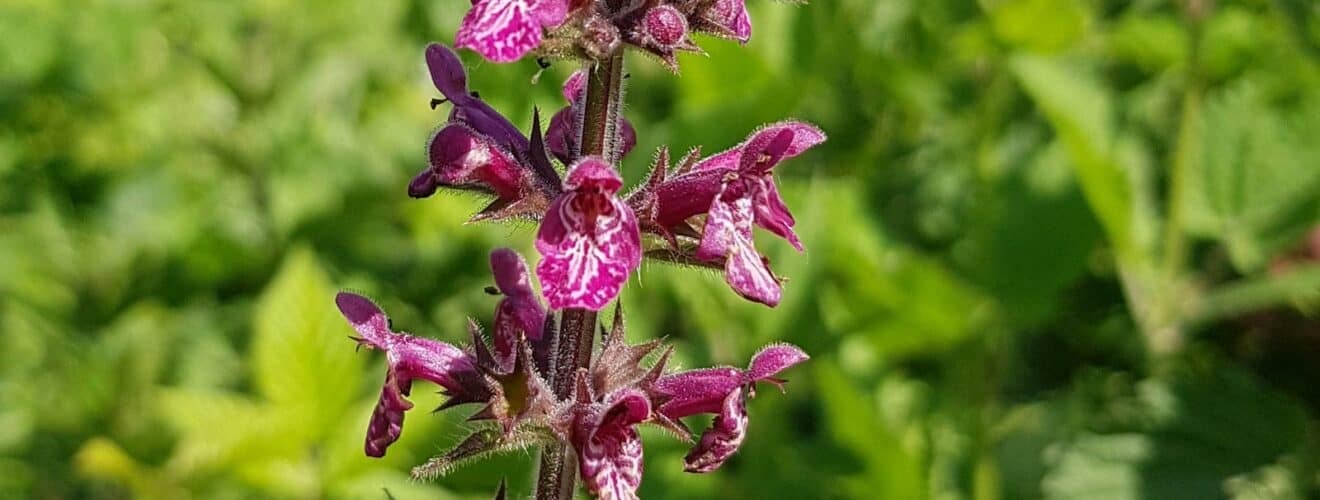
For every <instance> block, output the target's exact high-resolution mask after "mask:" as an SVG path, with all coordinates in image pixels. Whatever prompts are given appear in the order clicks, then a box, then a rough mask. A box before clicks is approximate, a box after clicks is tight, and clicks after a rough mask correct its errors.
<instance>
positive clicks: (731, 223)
mask: <svg viewBox="0 0 1320 500" xmlns="http://www.w3.org/2000/svg"><path fill="white" fill-rule="evenodd" d="M824 141H825V133H824V132H821V130H820V129H818V128H816V127H815V126H813V125H810V124H807V123H802V122H796V121H785V122H780V123H776V124H772V125H769V126H766V127H763V128H761V129H760V130H757V131H756V132H753V133H752V135H751V136H750V137H748V139H747V140H746V141H744V142H743V143H742V144H739V145H738V146H736V147H734V148H732V149H729V150H727V151H724V152H722V153H719V154H716V155H713V156H710V157H708V158H706V159H703V160H701V161H699V162H696V163H695V164H694V165H693V166H691V167H690V168H688V169H687V171H686V172H683V173H681V174H680V175H678V176H677V177H674V178H672V179H664V178H663V176H664V175H665V174H664V169H665V168H667V166H665V165H657V167H656V168H657V171H656V172H654V173H653V178H652V179H653V185H652V186H648V187H647V188H644V189H642V190H639V191H638V193H635V194H634V195H633V196H632V197H630V202H634V203H633V205H634V206H635V207H638V208H639V210H638V211H639V213H642V214H643V221H642V222H643V224H642V225H643V227H646V228H647V229H648V230H651V231H655V232H657V233H659V234H660V235H661V236H664V237H665V238H666V239H669V240H670V241H674V240H673V235H672V233H673V232H674V231H675V230H676V228H683V227H684V226H685V225H686V221H687V220H688V219H690V218H692V217H693V216H696V215H700V214H703V213H704V214H707V217H706V222H705V227H704V229H703V231H702V233H701V241H700V244H699V246H698V247H697V249H696V252H695V253H694V257H695V258H697V259H699V260H703V261H709V262H717V263H720V264H721V265H722V266H723V267H724V271H725V273H724V274H725V280H726V281H727V282H728V283H729V285H730V286H731V287H732V288H733V289H734V291H736V292H738V294H739V295H742V296H743V297H746V298H747V299H749V300H753V301H756V302H760V303H763V304H766V305H769V306H774V305H776V304H778V303H779V300H780V298H781V295H782V292H781V287H780V284H779V280H778V279H777V278H775V276H774V273H772V272H771V271H770V266H769V264H768V262H767V259H765V258H764V257H762V256H761V254H760V252H758V251H757V250H756V247H755V245H754V242H753V240H752V227H753V226H754V225H755V226H760V227H762V228H764V229H766V230H768V231H770V232H771V233H774V234H776V235H778V236H780V237H782V238H784V239H785V240H787V241H788V242H789V243H790V244H792V245H793V247H794V248H796V249H798V251H802V250H803V247H802V242H801V240H799V239H798V236H797V234H796V233H795V232H794V231H793V226H794V225H795V224H796V220H794V218H793V214H792V213H791V212H789V210H788V206H787V205H785V204H784V200H783V198H781V197H780V196H779V189H778V188H777V187H776V186H775V182H774V176H773V175H772V174H773V172H772V170H773V169H774V167H775V166H777V165H778V164H779V162H781V161H783V160H785V159H788V158H792V157H794V156H797V155H799V154H802V153H803V152H804V151H806V150H807V149H810V148H811V147H812V146H815V145H817V144H820V143H821V142H824Z"/></svg>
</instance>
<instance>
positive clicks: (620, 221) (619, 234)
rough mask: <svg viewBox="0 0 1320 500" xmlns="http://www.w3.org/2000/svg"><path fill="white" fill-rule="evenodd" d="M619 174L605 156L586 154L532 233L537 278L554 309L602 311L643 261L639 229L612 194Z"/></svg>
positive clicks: (628, 210)
mask: <svg viewBox="0 0 1320 500" xmlns="http://www.w3.org/2000/svg"><path fill="white" fill-rule="evenodd" d="M621 187H623V179H622V178H620V177H619V174H618V172H615V171H614V167H612V166H610V164H608V163H606V162H605V160H603V159H601V158H599V157H595V156H588V157H585V158H582V159H581V160H578V162H577V163H575V164H573V166H571V167H569V169H568V175H567V177H566V179H565V180H564V189H563V193H562V194H560V195H559V197H558V198H556V199H555V200H554V201H553V202H552V203H551V204H550V209H549V210H547V211H546V214H545V218H544V219H543V220H542V221H541V228H540V230H539V231H538V232H537V233H536V249H537V250H538V251H540V252H541V256H542V259H541V263H540V264H539V265H537V266H536V275H537V277H538V278H540V279H541V285H542V288H543V291H544V292H545V296H546V300H547V301H548V302H549V303H550V307H551V308H553V309H563V308H567V307H581V308H586V309H592V310H600V309H601V308H602V307H605V304H607V303H609V301H611V300H614V297H616V296H618V294H619V289H620V288H622V287H623V283H624V282H625V281H627V279H628V274H629V273H631V272H632V270H634V269H637V267H638V266H639V265H641V262H642V239H641V232H640V231H639V230H638V227H637V219H636V217H635V216H634V215H633V211H632V209H631V208H629V207H628V205H626V204H624V203H623V202H622V201H620V200H619V198H618V197H617V196H616V194H617V193H618V192H619V188H621Z"/></svg>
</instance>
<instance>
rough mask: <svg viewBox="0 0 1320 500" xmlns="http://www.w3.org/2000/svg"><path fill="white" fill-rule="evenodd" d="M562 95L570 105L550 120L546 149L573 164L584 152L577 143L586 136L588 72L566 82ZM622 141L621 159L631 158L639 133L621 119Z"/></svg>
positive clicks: (620, 139)
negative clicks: (583, 117)
mask: <svg viewBox="0 0 1320 500" xmlns="http://www.w3.org/2000/svg"><path fill="white" fill-rule="evenodd" d="M562 93H563V95H564V99H565V100H567V101H568V106H564V108H563V109H560V110H559V111H558V112H557V113H555V115H554V116H552V117H550V125H549V126H548V127H547V128H546V130H545V143H546V149H549V150H550V153H551V154H553V155H555V158H558V159H559V161H561V162H563V163H564V164H565V165H570V164H572V163H573V162H574V161H577V159H578V157H579V156H580V155H581V152H582V150H581V147H582V145H581V144H578V143H577V141H578V137H580V136H581V135H582V108H583V106H584V105H585V104H584V103H583V100H584V99H586V95H587V73H586V72H584V71H581V70H578V71H574V72H573V74H572V75H569V77H568V79H567V80H564V87H563V90H562ZM618 140H619V142H620V143H619V158H621V159H622V158H623V157H625V156H628V152H630V151H632V150H633V147H634V146H636V145H637V130H636V129H634V128H633V125H632V123H631V122H629V121H628V119H627V118H620V119H619V139H618Z"/></svg>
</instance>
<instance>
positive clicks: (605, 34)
mask: <svg viewBox="0 0 1320 500" xmlns="http://www.w3.org/2000/svg"><path fill="white" fill-rule="evenodd" d="M579 44H580V45H581V46H582V50H583V51H584V52H586V53H587V57H590V58H592V59H598V60H599V59H605V58H606V57H609V56H610V55H612V54H614V51H616V50H618V49H619V29H618V28H616V27H614V23H611V22H610V21H609V20H608V19H604V18H601V17H592V18H591V19H588V20H587V21H586V22H584V23H582V39H581V40H580V41H579Z"/></svg>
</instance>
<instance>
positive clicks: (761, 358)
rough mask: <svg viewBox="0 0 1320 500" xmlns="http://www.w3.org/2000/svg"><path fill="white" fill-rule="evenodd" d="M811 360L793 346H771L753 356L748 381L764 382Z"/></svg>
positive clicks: (748, 370)
mask: <svg viewBox="0 0 1320 500" xmlns="http://www.w3.org/2000/svg"><path fill="white" fill-rule="evenodd" d="M810 358H811V356H808V355H807V353H805V352H803V351H802V349H799V348H798V347H797V346H795V345H792V344H774V345H770V346H767V347H765V348H764V349H761V351H760V352H758V353H756V355H755V356H752V362H751V364H750V365H749V366H748V368H747V379H748V381H750V382H758V381H762V380H765V379H768V378H770V377H773V376H775V375H776V374H778V373H779V372H781V371H784V370H787V369H788V368H790V367H792V366H793V365H796V364H798V363H801V362H803V361H806V360H808V359H810Z"/></svg>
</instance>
